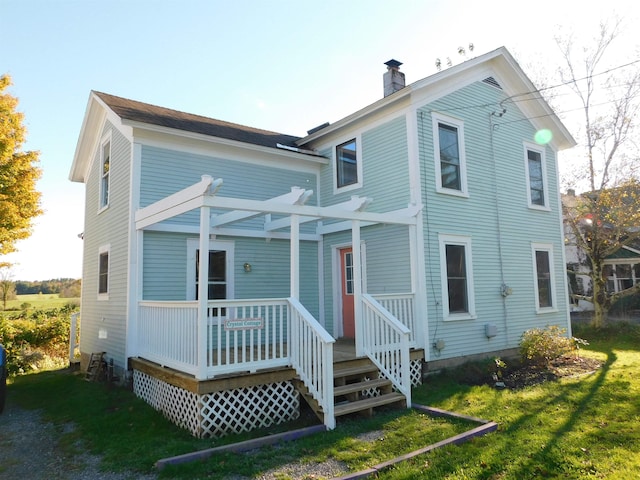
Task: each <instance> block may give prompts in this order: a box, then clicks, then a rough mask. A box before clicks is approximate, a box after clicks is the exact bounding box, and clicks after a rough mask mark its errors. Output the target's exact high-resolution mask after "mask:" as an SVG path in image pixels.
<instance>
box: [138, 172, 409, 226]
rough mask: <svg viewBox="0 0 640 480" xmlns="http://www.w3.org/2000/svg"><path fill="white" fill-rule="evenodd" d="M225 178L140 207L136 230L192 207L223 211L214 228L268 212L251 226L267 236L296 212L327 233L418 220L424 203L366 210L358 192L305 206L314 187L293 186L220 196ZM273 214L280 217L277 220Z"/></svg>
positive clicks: (215, 217) (205, 179)
mask: <svg viewBox="0 0 640 480" xmlns="http://www.w3.org/2000/svg"><path fill="white" fill-rule="evenodd" d="M222 183H223V180H222V179H221V178H218V179H214V178H213V177H211V176H209V175H203V177H202V180H201V181H200V182H198V183H196V184H194V185H191V186H190V187H187V188H185V189H183V190H181V191H179V192H177V193H174V194H173V195H169V196H168V197H166V198H163V199H162V200H159V201H157V202H155V203H153V204H151V205H149V206H147V207H145V208H142V209H140V210H138V211H137V212H136V214H135V222H136V229H137V230H144V229H148V228H151V227H152V226H153V225H156V224H158V223H160V222H163V221H165V220H169V219H171V218H174V217H176V216H178V215H181V214H184V213H187V212H189V211H191V210H195V209H198V208H202V207H210V208H211V209H215V210H216V211H217V212H224V213H218V214H215V215H213V216H212V217H211V230H212V232H215V231H216V230H217V229H220V228H222V227H227V226H229V225H231V224H234V223H235V224H237V223H241V222H244V221H247V220H251V219H253V218H256V217H264V222H262V223H260V224H258V223H257V222H254V223H253V224H252V229H253V230H254V231H255V230H256V229H258V228H259V229H260V230H261V232H263V233H264V234H265V235H268V234H269V233H270V232H274V231H276V230H280V229H285V228H288V227H290V226H291V216H292V215H296V216H297V217H298V223H299V224H302V223H309V222H317V224H316V234H317V235H323V234H326V233H331V232H337V231H343V230H349V229H351V228H352V222H353V221H354V220H358V221H360V222H361V226H368V225H374V224H380V223H382V224H396V225H416V217H417V214H418V213H419V212H420V210H421V208H422V207H421V206H417V205H410V206H409V207H407V208H404V209H400V210H394V211H391V212H387V213H374V212H366V211H364V210H365V209H366V208H367V207H368V206H369V204H370V203H371V202H372V199H371V198H368V197H359V196H353V197H351V200H348V201H346V202H342V203H339V204H336V205H331V206H327V207H319V206H312V205H306V204H305V203H306V202H307V200H308V199H309V198H310V197H311V195H312V194H313V191H312V190H305V189H303V188H299V187H292V189H291V192H289V193H286V194H284V195H280V196H278V197H274V198H271V199H268V200H250V199H244V198H233V197H222V196H219V195H217V191H218V189H219V188H220V186H221V185H222ZM272 215H275V216H278V217H279V218H277V219H272ZM258 225H260V226H259V227H258Z"/></svg>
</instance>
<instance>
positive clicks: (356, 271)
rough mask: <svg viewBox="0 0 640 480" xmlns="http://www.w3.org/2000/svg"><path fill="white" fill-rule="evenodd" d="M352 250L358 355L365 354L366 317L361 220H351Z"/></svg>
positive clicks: (354, 313)
mask: <svg viewBox="0 0 640 480" xmlns="http://www.w3.org/2000/svg"><path fill="white" fill-rule="evenodd" d="M351 242H352V245H351V251H352V253H353V318H354V321H355V327H356V328H355V331H356V355H357V356H362V355H363V354H364V342H363V337H362V336H363V335H364V329H365V326H364V319H363V318H362V255H361V253H360V250H361V248H360V220H352V221H351Z"/></svg>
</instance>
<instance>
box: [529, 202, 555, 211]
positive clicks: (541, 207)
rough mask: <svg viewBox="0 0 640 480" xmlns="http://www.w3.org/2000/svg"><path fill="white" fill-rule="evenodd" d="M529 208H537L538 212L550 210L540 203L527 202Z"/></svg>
mask: <svg viewBox="0 0 640 480" xmlns="http://www.w3.org/2000/svg"><path fill="white" fill-rule="evenodd" d="M529 210H538V211H539V212H550V211H551V208H549V207H546V206H542V205H533V204H531V203H530V204H529Z"/></svg>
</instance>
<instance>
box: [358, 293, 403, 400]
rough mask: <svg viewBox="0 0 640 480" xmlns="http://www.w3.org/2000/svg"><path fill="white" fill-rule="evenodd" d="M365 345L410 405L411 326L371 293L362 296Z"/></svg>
mask: <svg viewBox="0 0 640 480" xmlns="http://www.w3.org/2000/svg"><path fill="white" fill-rule="evenodd" d="M362 316H363V318H362V320H363V325H364V328H363V330H364V334H363V347H364V352H365V353H366V355H367V356H368V357H369V358H370V359H371V361H372V362H373V363H374V364H375V365H376V366H377V367H378V369H380V372H381V373H382V374H383V375H384V376H385V377H386V378H388V379H389V380H391V382H392V383H393V385H394V386H395V388H396V389H397V390H398V391H399V392H400V393H402V394H403V395H404V396H405V398H406V399H407V406H408V407H409V406H411V376H410V375H411V373H410V372H411V369H410V362H411V359H410V356H409V334H410V331H409V329H408V328H407V327H406V326H405V325H403V324H402V323H400V321H398V319H396V318H395V317H394V316H393V315H392V314H391V313H390V312H389V311H388V310H387V309H386V308H385V307H383V306H382V305H381V304H380V303H378V301H377V300H375V299H374V298H373V297H372V296H371V295H369V294H366V293H365V294H363V295H362Z"/></svg>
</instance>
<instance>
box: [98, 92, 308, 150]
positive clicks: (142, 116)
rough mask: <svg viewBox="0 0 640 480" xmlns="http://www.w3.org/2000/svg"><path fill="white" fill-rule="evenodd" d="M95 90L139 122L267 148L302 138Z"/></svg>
mask: <svg viewBox="0 0 640 480" xmlns="http://www.w3.org/2000/svg"><path fill="white" fill-rule="evenodd" d="M93 93H95V94H96V95H97V96H98V97H99V98H100V99H101V100H102V101H103V102H104V103H106V104H107V106H108V107H109V108H110V109H111V110H113V111H114V112H115V113H116V114H117V115H118V116H119V117H120V118H122V119H126V120H132V121H136V122H142V123H148V124H151V125H158V126H162V127H167V128H175V129H177V130H184V131H187V132H193V133H200V134H203V135H209V136H211V137H218V138H225V139H228V140H235V141H238V142H243V143H250V144H253V145H260V146H263V147H272V148H277V147H276V145H277V144H278V143H280V144H282V145H288V146H295V143H294V142H295V141H296V140H299V139H300V137H295V136H293V135H285V134H282V133H276V132H270V131H268V130H261V129H259V128H253V127H247V126H245V125H238V124H236V123H230V122H224V121H222V120H216V119H214V118H208V117H202V116H200V115H193V114H191V113H185V112H180V111H179V110H172V109H170V108H164V107H158V106H156V105H150V104H148V103H143V102H137V101H135V100H129V99H127V98H122V97H117V96H115V95H109V94H108V93H102V92H96V91H94V92H93Z"/></svg>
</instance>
